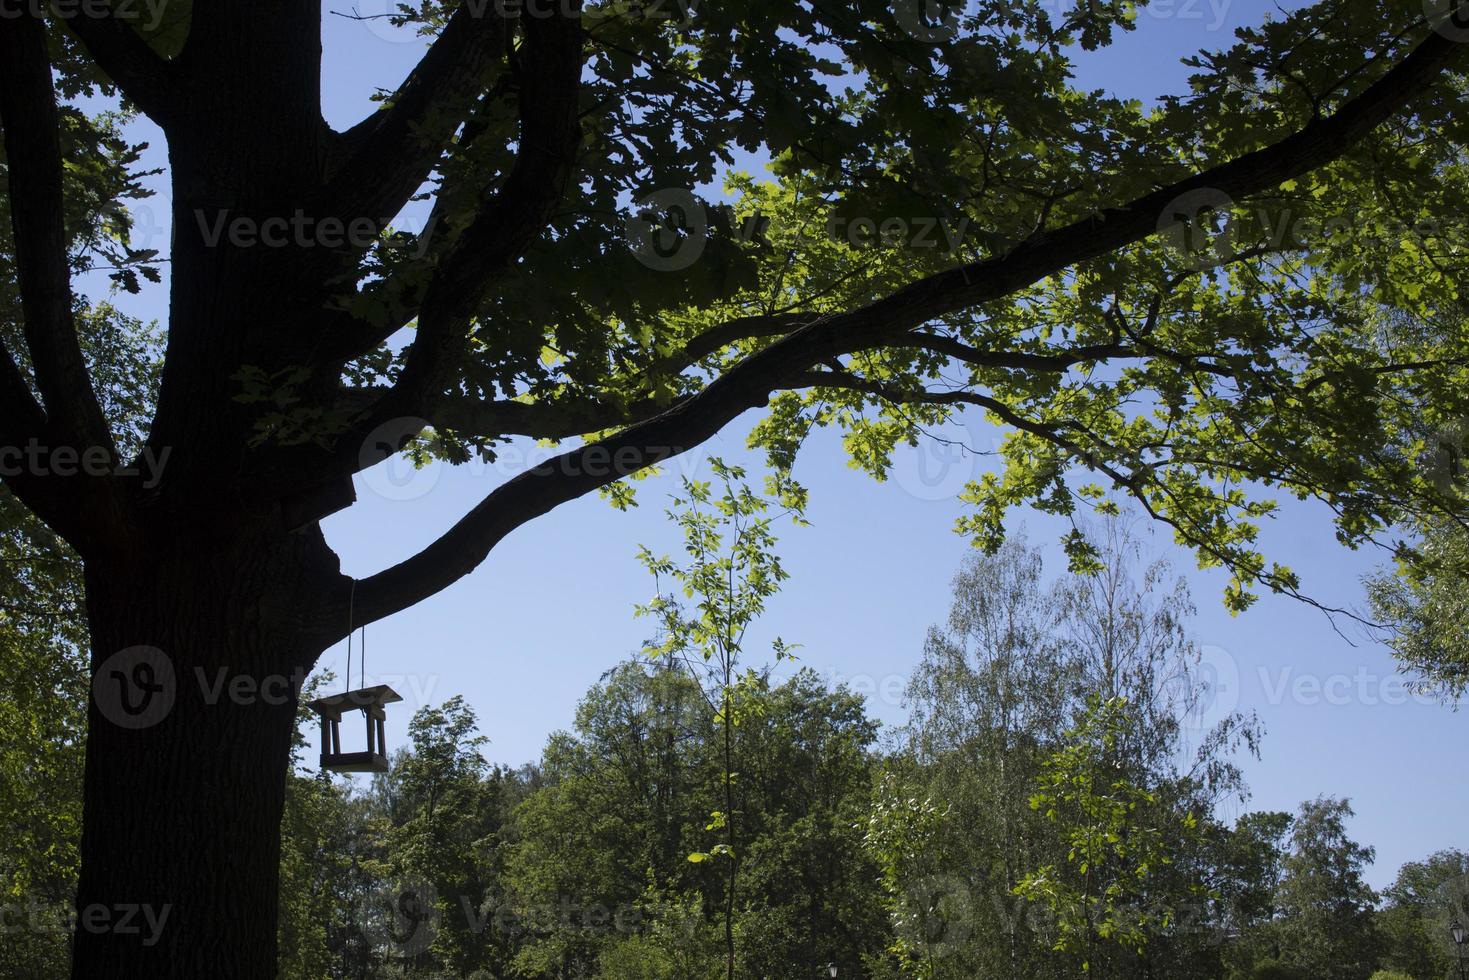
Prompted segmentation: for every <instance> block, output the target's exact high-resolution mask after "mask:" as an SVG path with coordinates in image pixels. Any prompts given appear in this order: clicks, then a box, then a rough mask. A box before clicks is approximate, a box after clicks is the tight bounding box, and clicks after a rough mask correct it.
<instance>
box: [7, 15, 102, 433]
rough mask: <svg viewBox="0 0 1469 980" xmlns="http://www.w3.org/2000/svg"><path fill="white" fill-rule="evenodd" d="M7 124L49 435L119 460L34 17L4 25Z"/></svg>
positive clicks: (13, 203)
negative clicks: (75, 280)
mask: <svg viewBox="0 0 1469 980" xmlns="http://www.w3.org/2000/svg"><path fill="white" fill-rule="evenodd" d="M0 121H3V124H4V127H5V154H6V162H7V167H8V170H9V179H10V186H9V196H10V215H11V225H12V227H13V229H14V233H15V252H16V256H15V267H16V278H17V279H18V281H19V283H20V293H21V313H22V316H23V317H24V320H25V338H26V346H27V347H28V348H29V349H30V355H31V358H30V359H31V364H32V365H33V367H34V370H35V376H36V386H37V387H38V388H39V389H40V392H41V400H42V402H43V403H44V404H45V409H46V414H47V417H48V420H49V422H50V428H51V430H52V432H53V434H55V435H57V436H58V437H61V438H65V439H68V440H71V441H73V442H74V443H77V444H85V445H90V446H102V447H105V448H106V449H107V450H108V453H109V455H116V453H115V449H114V447H113V444H112V435H111V433H110V431H109V430H108V427H107V422H106V420H105V419H104V418H103V416H102V409H101V407H100V406H99V404H98V402H97V396H96V393H95V392H94V391H93V390H92V380H91V378H90V376H89V375H88V373H87V368H86V363H85V361H84V360H83V358H82V352H81V346H80V344H79V342H78V340H77V332H76V324H75V322H74V320H73V317H72V293H71V272H70V269H69V265H68V253H67V233H66V224H65V217H64V215H65V210H64V208H63V202H62V167H63V164H62V157H61V142H60V131H59V114H58V111H57V106H56V93H55V91H54V90H53V89H52V87H51V64H50V60H49V58H48V56H47V54H46V28H45V26H44V25H43V24H42V22H41V21H40V20H38V19H37V18H35V17H32V16H29V15H26V16H22V17H18V18H4V19H3V20H0Z"/></svg>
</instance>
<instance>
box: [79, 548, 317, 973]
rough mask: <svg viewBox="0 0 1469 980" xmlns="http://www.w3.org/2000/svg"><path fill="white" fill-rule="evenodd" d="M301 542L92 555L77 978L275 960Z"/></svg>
mask: <svg viewBox="0 0 1469 980" xmlns="http://www.w3.org/2000/svg"><path fill="white" fill-rule="evenodd" d="M298 539H299V540H298ZM307 541H310V538H309V537H308V536H303V535H296V536H289V535H284V534H282V535H280V536H279V537H275V538H272V537H262V538H256V539H253V540H249V541H245V542H213V541H197V540H196V541H187V542H180V543H178V544H176V545H174V546H172V547H169V548H165V549H160V552H161V553H159V554H154V555H146V556H142V557H141V558H139V559H136V560H133V561H130V562H127V563H125V564H121V565H119V564H111V565H108V566H103V565H101V564H97V563H92V564H89V566H88V568H87V578H88V583H87V584H88V592H89V600H88V615H89V618H90V621H91V628H92V642H93V653H92V657H93V670H94V673H95V675H96V678H95V681H94V687H93V697H92V699H91V707H90V714H89V725H88V733H87V753H86V757H87V762H86V774H85V791H84V797H85V804H84V812H83V833H82V845H81V863H82V874H81V880H80V882H79V887H78V894H77V920H76V931H75V954H74V957H73V966H72V976H73V977H75V978H77V980H83V978H85V980H108V978H137V977H148V978H150V980H154V978H156V980H167V978H175V977H176V978H179V980H184V978H191V980H192V978H198V977H205V976H207V977H221V978H234V977H240V978H260V977H274V976H275V975H276V969H277V966H276V918H277V906H278V863H279V855H280V820H281V812H282V807H283V803H284V794H285V778H286V773H287V768H288V766H289V760H290V744H291V734H292V731H293V728H294V722H295V711H296V703H297V694H298V692H299V688H300V681H301V680H302V679H303V678H304V676H305V671H306V665H307V664H309V662H310V661H311V660H314V658H315V653H316V652H315V651H314V650H311V649H309V647H310V645H311V644H310V642H309V641H305V640H304V634H303V632H302V631H301V630H299V629H297V628H296V627H295V625H293V624H297V623H298V622H299V620H298V613H299V606H300V600H299V599H298V598H296V597H297V596H299V595H302V594H306V593H307V592H308V591H309V590H308V589H307V588H306V584H305V583H304V582H303V581H302V574H301V572H302V569H303V568H305V567H309V566H310V562H309V561H303V560H302V559H303V552H304V551H305V550H306V549H305V545H304V543H303V542H307Z"/></svg>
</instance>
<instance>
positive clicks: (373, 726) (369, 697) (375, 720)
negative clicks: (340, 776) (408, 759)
mask: <svg viewBox="0 0 1469 980" xmlns="http://www.w3.org/2000/svg"><path fill="white" fill-rule="evenodd" d="M402 700H403V699H402V697H400V696H399V695H398V692H397V691H395V690H393V689H392V688H391V687H388V686H387V685H386V684H379V685H378V686H377V687H364V688H362V689H361V690H357V691H343V692H342V693H341V694H333V695H331V696H330V697H325V698H319V699H318V700H316V701H312V702H311V703H310V704H308V705H307V706H306V707H308V708H310V709H311V710H312V711H314V712H316V713H317V714H318V715H320V716H321V768H323V769H328V770H330V771H332V772H387V771H388V755H387V745H386V743H387V740H386V738H384V736H383V721H384V719H386V718H387V713H386V712H385V711H383V705H385V704H392V703H393V702H394V701H402ZM349 711H361V712H362V714H363V716H364V717H365V718H366V720H367V751H366V752H343V751H342V733H341V724H342V715H344V714H346V713H347V712H349Z"/></svg>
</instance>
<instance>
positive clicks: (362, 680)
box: [357, 623, 367, 688]
mask: <svg viewBox="0 0 1469 980" xmlns="http://www.w3.org/2000/svg"><path fill="white" fill-rule="evenodd" d="M357 659H358V660H359V661H361V666H360V667H359V668H358V671H359V673H358V675H357V676H358V679H359V680H358V684H357V686H358V687H360V688H365V687H367V624H366V623H363V624H362V643H361V653H360V654H359V655H358V657H357Z"/></svg>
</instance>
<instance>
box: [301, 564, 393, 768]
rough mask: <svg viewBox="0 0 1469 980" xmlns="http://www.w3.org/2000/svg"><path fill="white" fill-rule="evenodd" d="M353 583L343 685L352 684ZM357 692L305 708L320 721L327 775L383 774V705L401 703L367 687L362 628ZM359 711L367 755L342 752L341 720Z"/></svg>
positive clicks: (382, 687)
mask: <svg viewBox="0 0 1469 980" xmlns="http://www.w3.org/2000/svg"><path fill="white" fill-rule="evenodd" d="M356 594H357V582H356V581H355V580H354V581H353V582H352V596H351V599H349V600H348V604H347V685H348V686H349V687H350V686H351V683H352V615H353V609H352V607H353V604H354V600H355V599H356ZM358 684H359V686H358V688H357V689H356V690H355V691H353V690H348V691H342V692H341V693H340V694H332V695H329V696H328V697H324V698H318V699H317V700H315V701H312V702H311V703H310V704H308V705H306V707H308V708H310V709H311V710H312V711H314V712H316V714H317V715H319V716H320V717H321V768H322V769H325V770H327V771H329V772H341V773H351V772H387V771H388V749H387V737H386V736H385V734H384V732H383V723H384V722H385V721H386V720H387V712H385V711H384V710H383V705H386V704H392V703H393V702H394V701H402V700H403V698H402V697H401V696H400V695H399V694H398V692H397V691H395V690H393V689H392V688H391V687H388V685H386V684H378V685H376V686H374V687H367V686H366V685H367V627H366V626H364V627H362V660H361V668H360V672H359V674H358ZM350 711H361V712H362V717H363V719H364V720H365V721H366V722H367V751H365V752H343V751H342V716H343V715H344V714H347V713H348V712H350Z"/></svg>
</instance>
